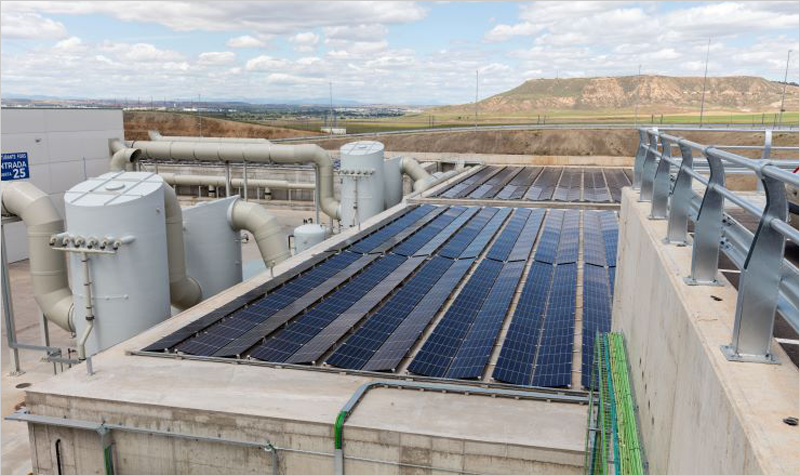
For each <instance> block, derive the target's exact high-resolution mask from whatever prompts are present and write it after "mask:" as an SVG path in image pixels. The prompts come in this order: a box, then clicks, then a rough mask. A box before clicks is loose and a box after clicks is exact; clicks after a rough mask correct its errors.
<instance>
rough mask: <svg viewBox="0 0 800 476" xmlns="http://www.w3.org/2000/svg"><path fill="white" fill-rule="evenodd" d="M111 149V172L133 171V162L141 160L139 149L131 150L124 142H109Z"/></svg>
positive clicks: (109, 166) (109, 167) (109, 168)
mask: <svg viewBox="0 0 800 476" xmlns="http://www.w3.org/2000/svg"><path fill="white" fill-rule="evenodd" d="M109 147H110V149H111V153H112V155H111V163H109V165H108V170H110V171H111V172H119V171H124V170H133V162H134V161H136V160H139V156H140V155H141V154H142V152H141V151H140V150H139V149H133V148H130V147H128V146H126V145H125V143H124V142H122V141H120V140H116V139H112V140H110V141H109Z"/></svg>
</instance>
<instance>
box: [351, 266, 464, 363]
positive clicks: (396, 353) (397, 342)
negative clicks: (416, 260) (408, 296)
mask: <svg viewBox="0 0 800 476" xmlns="http://www.w3.org/2000/svg"><path fill="white" fill-rule="evenodd" d="M473 262H474V260H459V261H456V262H455V264H453V265H452V266H451V267H450V268H449V269H448V270H447V272H445V273H444V275H443V276H442V277H441V279H439V281H437V282H436V285H434V286H433V287H432V288H431V289H430V291H428V293H427V294H425V297H423V298H422V300H421V301H420V302H419V303H418V304H417V305H416V307H415V308H414V310H412V311H411V312H410V313H409V314H408V316H407V317H406V318H405V319H404V320H403V322H402V323H401V324H400V325H399V326H398V327H397V330H395V331H394V332H393V333H392V335H391V336H389V337H388V338H387V339H386V342H384V344H383V345H382V346H381V347H380V348H379V349H378V350H377V351H376V352H375V354H374V355H373V356H372V358H371V359H370V360H369V361H368V362H367V363H366V364H365V365H364V367H362V370H371V371H382V370H391V371H394V370H396V369H397V366H398V364H399V363H400V361H401V360H403V357H405V355H406V354H407V353H408V351H409V349H411V347H412V346H413V345H414V343H415V342H416V341H417V339H418V338H419V336H420V335H421V334H422V332H423V331H424V330H425V328H426V327H428V324H430V322H431V320H432V319H433V318H434V316H435V315H436V314H437V313H438V312H439V309H441V307H442V305H443V304H444V302H445V301H446V300H447V298H448V297H449V296H450V295H451V294H452V293H453V290H454V289H455V288H456V286H457V284H458V282H459V281H461V278H463V277H464V274H466V272H467V270H469V268H470V267H471V266H472V263H473Z"/></svg>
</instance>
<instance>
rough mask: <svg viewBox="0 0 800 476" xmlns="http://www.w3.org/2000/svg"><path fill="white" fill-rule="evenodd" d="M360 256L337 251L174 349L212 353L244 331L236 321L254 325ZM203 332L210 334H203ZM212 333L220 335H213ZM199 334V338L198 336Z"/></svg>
mask: <svg viewBox="0 0 800 476" xmlns="http://www.w3.org/2000/svg"><path fill="white" fill-rule="evenodd" d="M360 258H362V256H361V255H359V254H357V253H350V252H343V253H339V254H337V255H335V256H333V257H331V258H329V259H328V260H326V261H323V262H322V263H320V264H318V265H317V266H315V267H313V268H311V269H310V270H308V271H306V272H305V273H302V274H300V275H298V276H296V277H294V278H292V279H290V280H289V281H287V282H286V283H284V284H283V285H282V286H280V287H279V288H277V289H275V290H274V291H273V292H271V293H270V294H268V295H267V296H265V297H264V298H262V299H259V300H258V301H255V302H253V303H251V304H250V305H248V306H247V307H245V308H243V309H239V310H238V311H236V312H234V313H233V314H231V315H230V317H227V318H224V319H222V320H219V321H217V322H216V323H215V324H213V325H212V326H210V327H208V328H207V329H205V330H204V331H203V332H204V333H203V334H202V335H199V336H197V337H194V338H190V339H189V340H187V341H185V342H184V343H182V344H180V345H178V346H177V347H176V350H178V351H181V352H184V353H187V354H191V355H205V356H209V355H212V354H214V352H216V351H217V350H219V349H220V348H222V347H223V346H225V345H226V344H227V343H228V342H230V341H233V340H235V339H236V338H237V337H239V336H240V335H242V334H243V333H244V332H243V331H241V330H239V329H241V327H242V325H240V324H238V322H239V321H247V322H248V323H249V324H247V325H249V327H254V326H255V325H257V324H258V323H259V322H261V321H263V320H265V319H267V318H269V317H270V316H271V315H273V314H274V313H275V312H277V311H278V310H280V309H282V308H284V307H286V306H288V305H289V304H291V303H292V302H293V301H294V300H296V299H298V298H300V297H301V296H303V295H304V294H306V293H308V292H309V291H311V290H312V289H314V288H315V287H317V286H319V285H320V284H322V283H323V282H325V281H326V280H327V279H328V278H330V277H332V276H333V275H335V274H337V273H338V272H340V271H341V270H342V269H344V268H346V267H348V266H350V265H352V264H353V263H354V262H355V261H356V260H358V259H360ZM232 329H237V330H232ZM206 334H210V335H208V336H207V337H203V336H204V335H206ZM215 336H217V337H219V338H220V339H214V337H215ZM201 338H203V339H202V340H200V339H201ZM224 340H227V342H223V341H224Z"/></svg>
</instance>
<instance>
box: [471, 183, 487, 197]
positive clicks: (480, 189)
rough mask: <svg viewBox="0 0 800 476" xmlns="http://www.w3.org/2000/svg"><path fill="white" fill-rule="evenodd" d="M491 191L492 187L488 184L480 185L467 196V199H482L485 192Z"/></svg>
mask: <svg viewBox="0 0 800 476" xmlns="http://www.w3.org/2000/svg"><path fill="white" fill-rule="evenodd" d="M491 189H492V185H491V184H488V183H485V184H483V185H481V186H480V187H478V188H476V189H475V190H473V191H472V193H470V194H469V197H468V198H483V194H485V193H486V192H488V191H489V190H491Z"/></svg>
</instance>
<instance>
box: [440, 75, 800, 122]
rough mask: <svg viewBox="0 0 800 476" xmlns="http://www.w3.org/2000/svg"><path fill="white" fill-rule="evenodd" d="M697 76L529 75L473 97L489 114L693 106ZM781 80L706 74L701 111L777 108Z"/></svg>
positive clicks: (794, 99) (791, 92)
mask: <svg viewBox="0 0 800 476" xmlns="http://www.w3.org/2000/svg"><path fill="white" fill-rule="evenodd" d="M702 91H703V78H702V77H668V76H642V77H641V78H638V77H636V76H624V77H615V78H611V77H609V78H571V79H533V80H529V81H526V82H524V83H523V84H521V85H520V86H517V87H516V88H514V89H511V90H509V91H506V92H503V93H500V94H497V95H494V96H492V97H489V98H487V99H484V100H483V101H480V102H479V107H480V111H481V112H482V113H484V114H485V113H489V114H524V113H534V112H535V111H542V110H551V111H552V110H562V111H564V110H573V111H592V110H617V111H619V110H633V109H634V108H635V107H636V103H637V101H638V103H639V109H640V112H643V113H647V112H648V111H653V112H658V113H667V112H673V113H674V112H682V111H684V110H686V111H691V112H693V113H696V112H697V109H698V108H699V106H700V103H701V100H702ZM782 93H783V84H780V83H776V82H773V81H767V80H766V79H764V78H756V77H749V76H734V77H722V78H708V84H707V86H706V97H705V106H706V110H707V111H712V110H723V111H747V112H764V111H777V110H778V109H779V108H780V102H781V94H782ZM797 105H798V87H797V86H791V85H790V86H788V87H787V88H786V109H787V110H790V111H791V110H796V109H797V107H798V106H797ZM473 107H474V104H473V105H469V104H465V105H461V106H448V107H443V108H438V109H435V110H433V112H440V113H457V112H464V113H469V112H471V111H472V110H473V109H472V108H473Z"/></svg>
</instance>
